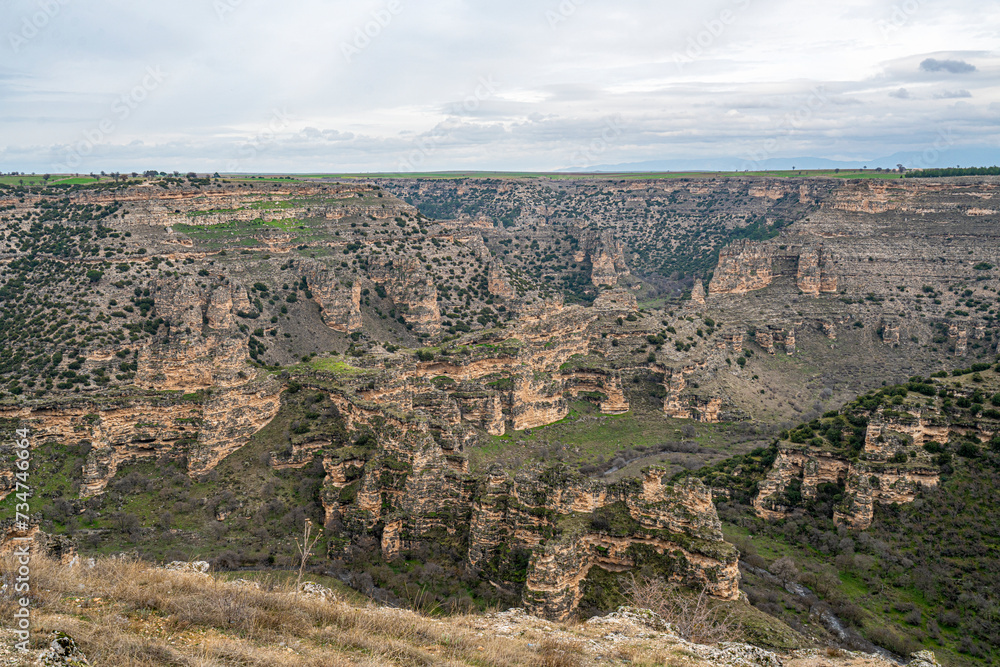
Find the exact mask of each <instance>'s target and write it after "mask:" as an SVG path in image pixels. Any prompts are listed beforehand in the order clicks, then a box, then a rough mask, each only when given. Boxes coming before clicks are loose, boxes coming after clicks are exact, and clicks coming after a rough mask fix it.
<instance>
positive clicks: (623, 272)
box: [590, 230, 630, 287]
mask: <svg viewBox="0 0 1000 667" xmlns="http://www.w3.org/2000/svg"><path fill="white" fill-rule="evenodd" d="M590 263H591V266H592V269H591V274H590V280H591V282H592V283H593V284H594V285H595V286H596V287H600V286H602V285H610V286H614V285H617V284H618V281H619V280H620V279H621V278H623V277H625V276H628V275H629V273H630V271H629V268H628V264H626V263H625V252H624V248H623V246H622V244H621V242H620V241H619V240H618V239H616V238H615V236H614V233H613V232H611V231H610V230H605V231H604V232H602V233H601V235H600V237H599V239H598V241H597V247H596V248H595V249H594V250H593V251H592V252H591V254H590Z"/></svg>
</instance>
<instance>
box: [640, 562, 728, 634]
mask: <svg viewBox="0 0 1000 667" xmlns="http://www.w3.org/2000/svg"><path fill="white" fill-rule="evenodd" d="M622 593H623V595H624V596H625V598H626V599H627V600H628V602H629V605H631V606H633V607H638V608H639V609H648V610H650V611H652V612H653V613H655V614H657V615H658V616H659V617H660V618H662V619H663V620H664V621H666V622H667V623H670V624H671V625H673V626H674V628H676V630H677V634H678V635H679V636H680V637H682V638H683V639H686V640H687V641H689V642H694V643H696V644H717V643H719V642H728V641H734V640H735V639H736V638H737V637H738V636H739V635H740V632H741V630H742V625H741V624H740V622H739V621H738V620H737V619H736V618H735V616H734V614H733V612H732V611H731V610H729V609H727V608H726V607H723V606H721V605H712V604H710V603H709V599H710V598H709V595H708V592H707V590H706V589H702V590H701V591H700V592H698V593H693V592H690V591H683V590H681V589H680V588H679V587H678V586H677V584H674V583H667V582H665V581H663V579H651V578H649V577H642V578H641V579H636V578H635V577H634V576H631V577H630V578H629V579H628V580H627V582H626V584H625V586H624V590H623V591H622Z"/></svg>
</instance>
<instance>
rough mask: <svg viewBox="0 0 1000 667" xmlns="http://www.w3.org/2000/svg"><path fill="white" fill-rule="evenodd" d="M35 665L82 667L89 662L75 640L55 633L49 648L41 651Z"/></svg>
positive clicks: (45, 666) (61, 633)
mask: <svg viewBox="0 0 1000 667" xmlns="http://www.w3.org/2000/svg"><path fill="white" fill-rule="evenodd" d="M35 664H37V665H43V666H44V667H84V666H89V665H90V662H89V661H88V660H87V656H85V655H84V654H83V651H81V650H80V647H78V646H77V645H76V640H75V639H73V638H72V637H70V636H69V635H67V634H66V633H64V632H55V633H54V637H53V639H52V642H51V643H50V644H49V647H48V648H47V649H45V650H44V651H42V653H41V654H40V655H39V656H38V660H37V662H36V663H35Z"/></svg>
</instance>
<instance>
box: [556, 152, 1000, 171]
mask: <svg viewBox="0 0 1000 667" xmlns="http://www.w3.org/2000/svg"><path fill="white" fill-rule="evenodd" d="M900 164H902V165H903V166H904V167H906V168H908V169H920V168H944V167H955V166H962V167H989V166H992V165H995V164H1000V148H953V149H945V150H939V149H937V148H935V147H933V146H931V147H929V148H928V149H927V150H925V151H922V152H921V151H901V152H897V153H893V154H892V155H889V156H886V157H879V158H874V159H871V160H854V161H845V160H831V159H828V158H822V157H775V158H767V159H765V160H752V159H748V158H741V157H735V156H730V157H717V158H696V159H666V160H648V161H644V162H623V163H618V164H603V165H594V166H589V167H569V168H566V169H560V170H559V171H560V172H575V173H579V172H624V171H651V172H652V171H778V170H780V171H787V170H791V169H802V170H807V169H862V168H865V167H867V168H868V169H877V168H879V167H881V168H882V169H895V168H896V166H897V165H900Z"/></svg>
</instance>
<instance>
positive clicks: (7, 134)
mask: <svg viewBox="0 0 1000 667" xmlns="http://www.w3.org/2000/svg"><path fill="white" fill-rule="evenodd" d="M0 26H2V28H3V30H2V33H3V34H2V35H0V53H2V57H0V170H2V171H11V170H17V171H28V172H33V171H34V172H39V173H41V172H65V171H70V172H90V171H100V170H107V171H111V170H123V171H133V170H144V169H149V168H155V169H160V170H173V169H178V170H185V171H186V170H191V169H195V170H199V171H205V170H208V171H215V170H218V171H241V172H265V171H280V172H303V173H308V172H330V171H334V172H339V171H351V172H356V171H398V170H432V169H433V170H440V169H504V170H554V169H560V168H566V167H584V166H589V165H595V164H616V163H624V162H640V161H645V160H681V159H696V160H710V159H713V158H719V157H736V158H739V159H742V160H747V161H759V160H764V159H767V158H774V157H794V156H815V157H824V158H831V159H852V160H853V159H857V160H867V159H870V158H875V157H879V156H885V155H891V154H894V153H896V152H899V151H913V152H917V153H920V152H924V153H927V154H931V153H933V152H935V151H938V152H940V151H944V150H945V149H962V148H966V147H969V148H984V147H986V148H996V147H998V146H1000V85H998V84H1000V46H998V45H1000V1H997V0H839V1H838V2H815V1H813V0H797V1H792V0H720V1H717V2H713V1H707V2H691V1H690V0H685V1H683V2H681V1H677V0H504V1H503V2H499V1H497V0H489V1H488V0H420V2H419V3H418V2H417V0H371V1H369V0H285V1H284V2H278V0H169V1H168V2H163V1H158V2H152V1H148V0H127V1H126V0H7V1H6V2H4V3H3V6H2V8H0ZM935 147H936V148H935Z"/></svg>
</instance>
